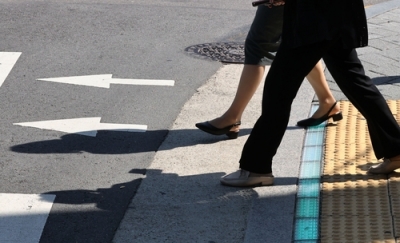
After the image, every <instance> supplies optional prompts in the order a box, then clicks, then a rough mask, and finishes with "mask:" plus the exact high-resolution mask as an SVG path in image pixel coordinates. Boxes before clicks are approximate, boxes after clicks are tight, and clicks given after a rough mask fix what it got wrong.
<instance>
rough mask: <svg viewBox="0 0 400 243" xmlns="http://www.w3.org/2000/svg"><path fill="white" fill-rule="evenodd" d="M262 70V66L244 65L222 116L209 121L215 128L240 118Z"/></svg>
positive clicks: (263, 68)
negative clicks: (229, 104)
mask: <svg viewBox="0 0 400 243" xmlns="http://www.w3.org/2000/svg"><path fill="white" fill-rule="evenodd" d="M264 71H265V67H264V66H260V65H248V64H246V65H244V67H243V71H242V74H241V77H240V81H239V86H238V89H237V91H236V95H235V98H234V100H233V102H232V104H231V106H230V107H229V108H228V110H227V111H226V112H225V113H224V114H223V115H222V116H220V117H218V118H215V119H214V120H211V121H209V122H210V123H211V125H213V126H215V127H217V128H224V127H227V126H229V125H232V124H235V123H236V122H238V121H240V120H241V118H242V114H243V111H244V109H245V108H246V106H247V104H248V103H249V101H250V99H251V98H252V97H253V95H254V93H255V92H256V90H257V88H258V86H259V85H260V82H261V79H262V78H263V76H264ZM233 129H239V127H237V126H236V127H233Z"/></svg>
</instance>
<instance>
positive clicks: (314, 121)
mask: <svg viewBox="0 0 400 243" xmlns="http://www.w3.org/2000/svg"><path fill="white" fill-rule="evenodd" d="M336 103H337V102H335V104H333V106H332V107H331V108H330V109H329V111H328V112H327V113H326V114H325V115H323V116H322V117H320V118H311V117H310V118H308V119H304V120H301V121H298V122H297V126H299V127H311V126H318V125H319V124H321V123H323V122H324V121H326V120H328V119H329V118H332V119H333V121H340V120H342V119H343V115H342V112H341V111H339V112H338V113H336V114H333V115H329V113H330V112H331V111H332V109H333V108H335V106H336Z"/></svg>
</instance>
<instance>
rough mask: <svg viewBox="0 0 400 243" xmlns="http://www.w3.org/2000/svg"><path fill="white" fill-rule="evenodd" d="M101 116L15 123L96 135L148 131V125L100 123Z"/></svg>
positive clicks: (91, 135)
mask: <svg viewBox="0 0 400 243" xmlns="http://www.w3.org/2000/svg"><path fill="white" fill-rule="evenodd" d="M100 120H101V117H88V118H73V119H62V120H49V121H35V122H22V123H14V124H13V125H17V126H23V127H34V128H39V129H47V130H55V131H60V132H65V133H76V134H80V135H85V136H90V137H96V135H97V131H100V130H107V131H120V132H146V130H147V125H136V124H113V123H100Z"/></svg>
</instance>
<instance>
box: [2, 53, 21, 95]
mask: <svg viewBox="0 0 400 243" xmlns="http://www.w3.org/2000/svg"><path fill="white" fill-rule="evenodd" d="M19 56H21V52H0V87H1V86H2V85H3V83H4V81H5V80H6V78H7V76H8V74H10V72H11V69H12V68H13V67H14V65H15V63H16V62H17V60H18V58H19Z"/></svg>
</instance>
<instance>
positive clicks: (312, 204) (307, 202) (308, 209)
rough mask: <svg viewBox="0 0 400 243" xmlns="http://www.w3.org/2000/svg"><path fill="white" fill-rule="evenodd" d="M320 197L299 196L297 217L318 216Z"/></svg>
mask: <svg viewBox="0 0 400 243" xmlns="http://www.w3.org/2000/svg"><path fill="white" fill-rule="evenodd" d="M318 217H319V199H318V198H299V199H297V204H296V218H318Z"/></svg>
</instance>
